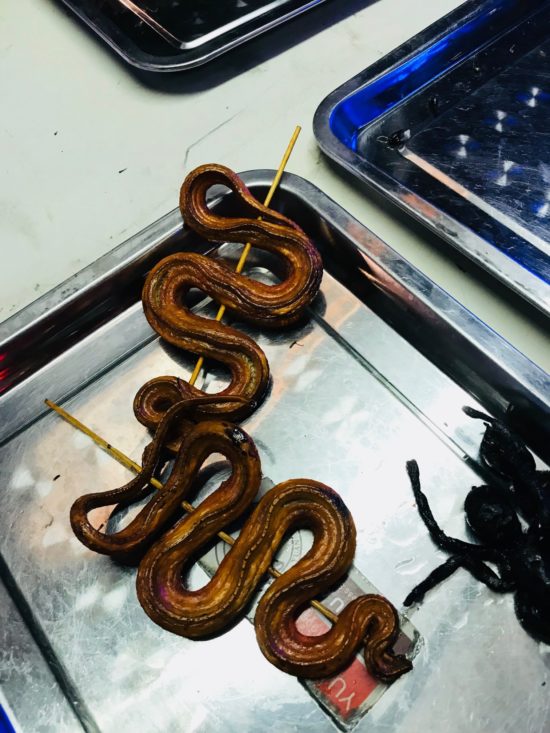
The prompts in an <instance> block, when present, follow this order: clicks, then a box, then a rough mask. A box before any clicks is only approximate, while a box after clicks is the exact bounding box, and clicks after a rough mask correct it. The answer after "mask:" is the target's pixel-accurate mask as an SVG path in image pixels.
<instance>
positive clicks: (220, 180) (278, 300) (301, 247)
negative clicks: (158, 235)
mask: <svg viewBox="0 0 550 733" xmlns="http://www.w3.org/2000/svg"><path fill="white" fill-rule="evenodd" d="M217 184H221V185H224V186H226V187H228V188H230V189H231V190H232V191H233V193H234V194H235V195H236V196H237V198H238V203H239V205H240V207H241V208H244V210H245V211H246V212H247V213H248V214H249V216H248V217H244V216H243V217H231V218H228V217H222V216H219V215H217V214H214V213H212V212H211V211H210V209H209V208H208V206H207V203H206V195H207V192H208V190H209V189H210V188H211V187H212V186H214V185H217ZM180 209H181V213H182V216H183V218H184V221H185V224H186V226H187V227H189V228H190V229H192V230H194V231H195V232H197V233H198V234H200V235H201V236H203V237H205V238H206V239H208V240H209V241H213V242H240V243H244V242H249V243H250V244H251V245H253V246H254V247H256V248H258V249H260V250H264V251H267V252H272V253H274V254H275V255H277V256H278V257H279V258H281V259H282V261H283V263H284V266H285V267H284V270H285V275H284V279H283V280H282V281H281V282H279V283H277V284H275V285H267V284H265V283H261V282H257V281H255V280H251V279H249V278H247V277H245V276H244V275H241V274H238V273H237V272H235V271H233V270H231V269H229V267H227V266H226V265H225V264H223V263H220V262H219V261H215V260H213V259H211V258H210V257H206V256H204V255H201V254H196V253H192V252H179V253H176V254H174V255H170V256H169V257H166V258H165V259H164V260H162V261H161V262H159V263H158V264H157V265H156V266H155V267H154V268H153V269H152V270H151V272H150V273H149V275H148V277H147V280H146V282H145V286H144V288H143V296H142V297H143V308H144V311H145V315H146V317H147V320H148V321H149V323H150V324H151V326H152V327H153V329H154V330H155V331H156V332H157V333H158V334H159V335H160V336H161V338H163V339H164V340H165V341H167V342H169V343H170V344H172V345H174V346H177V347H178V348H181V349H184V350H185V351H188V352H191V353H193V354H197V355H201V356H204V357H205V358H207V359H212V360H215V361H216V362H219V363H221V364H223V365H224V366H225V367H226V368H227V369H228V370H229V373H230V381H229V385H228V386H227V387H226V388H225V389H224V390H222V391H221V392H220V393H219V395H220V396H221V397H223V396H228V395H229V396H238V397H241V398H242V401H241V402H240V403H238V404H235V403H233V404H232V403H228V402H225V401H220V403H219V404H218V403H214V404H209V405H208V406H207V407H204V408H201V409H199V410H197V414H196V419H207V418H208V419H211V418H216V417H217V418H223V419H226V420H229V421H231V422H240V421H241V420H242V419H244V418H245V417H247V416H248V415H250V414H251V413H252V412H253V411H254V410H255V409H256V407H257V406H258V404H259V403H260V402H261V400H262V399H263V397H264V395H265V393H266V390H267V388H268V384H269V366H268V363H267V359H266V357H265V354H264V353H263V351H262V349H261V348H260V347H259V346H258V344H256V343H255V342H254V341H253V340H252V339H251V338H249V337H248V336H246V335H245V334H243V333H241V332H240V331H238V330H236V329H234V328H232V327H230V326H228V325H226V324H222V323H219V322H217V321H215V320H212V319H209V318H204V317H201V316H199V315H196V314H194V313H192V312H191V310H190V309H189V308H188V307H187V306H186V305H185V296H186V294H187V292H188V291H189V290H190V289H191V288H199V289H200V290H201V291H203V292H204V293H206V294H207V295H209V296H211V297H212V298H213V300H214V301H215V302H216V303H218V304H223V305H224V306H226V308H227V309H228V310H230V311H231V312H232V313H233V314H236V315H237V316H238V317H239V318H240V319H242V320H243V321H246V322H248V323H252V324H256V325H260V326H263V327H268V328H281V327H285V326H288V325H291V324H293V323H295V322H296V321H297V320H299V319H300V318H301V317H302V315H303V314H304V311H305V309H306V308H307V306H308V305H309V304H310V303H311V301H312V300H313V298H314V297H315V296H316V294H317V293H318V291H319V287H320V284H321V278H322V273H323V266H322V260H321V257H320V255H319V253H318V252H317V250H316V249H315V247H314V245H313V244H312V242H311V241H310V240H309V239H308V237H307V236H306V235H305V234H304V232H303V231H302V230H301V229H300V228H299V227H298V226H297V225H296V224H294V223H293V222H291V221H290V220H289V219H287V218H286V217H285V216H283V215H282V214H279V213H277V212H275V211H273V210H271V209H268V208H266V207H265V206H263V205H261V204H260V203H258V201H256V199H255V198H254V197H253V196H252V194H251V193H250V192H249V191H248V189H247V188H246V186H245V185H244V183H243V182H242V181H241V179H240V178H239V177H238V176H237V175H236V174H235V173H233V172H232V171H231V170H229V169H228V168H225V167H224V166H221V165H205V166H201V167H200V168H197V169H196V170H194V171H193V172H191V173H190V174H189V175H188V176H187V178H186V179H185V181H184V183H183V186H182V188H181V194H180ZM257 217H261V221H260V220H259V219H258V218H257ZM202 394H204V393H203V392H202V391H201V390H199V389H197V388H196V387H193V386H191V385H190V384H189V383H187V382H185V381H184V380H182V379H179V378H177V377H174V376H165V377H158V378H156V379H152V380H150V381H149V382H147V383H146V384H145V385H144V386H143V387H142V388H141V389H140V390H139V392H138V393H137V395H136V397H135V400H134V412H135V415H136V417H137V419H138V420H139V421H140V422H141V423H142V424H143V425H145V426H147V427H148V428H150V429H152V430H154V429H155V428H156V427H157V426H158V425H159V423H160V422H161V420H162V418H163V416H164V414H165V412H166V410H167V409H168V408H169V407H170V406H171V405H173V404H175V403H176V402H179V401H181V400H186V399H189V398H192V397H197V396H200V395H202ZM188 427H189V426H188V425H184V424H182V425H181V426H179V428H178V434H179V435H181V433H183V432H185V430H186V429H188ZM177 445H178V441H177V439H175V438H174V440H173V442H172V447H173V448H174V449H177Z"/></svg>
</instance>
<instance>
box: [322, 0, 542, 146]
mask: <svg viewBox="0 0 550 733" xmlns="http://www.w3.org/2000/svg"><path fill="white" fill-rule="evenodd" d="M520 5H521V6H522V8H523V7H524V8H525V11H526V12H527V11H528V10H530V9H535V8H537V7H538V6H539V5H540V0H493V2H491V3H490V4H489V6H485V7H484V9H483V12H481V13H480V14H479V15H476V16H474V17H473V18H472V19H471V20H470V21H468V22H467V23H465V24H463V25H461V26H459V27H458V28H456V29H455V30H453V31H452V32H450V33H448V34H447V35H446V36H443V38H441V39H440V40H438V41H437V42H436V43H434V44H432V45H431V46H428V48H426V49H424V50H423V51H421V52H420V53H415V55H414V56H413V57H412V58H410V59H409V60H408V61H406V62H405V63H403V64H401V65H400V66H398V67H396V68H395V69H392V70H391V71H389V72H388V73H386V74H384V75H383V76H381V77H379V78H378V79H374V80H373V81H372V82H370V83H369V84H367V85H366V86H364V87H363V88H361V89H359V90H358V91H357V92H355V93H354V94H352V95H350V96H349V97H348V98H347V99H344V100H343V101H342V102H341V103H340V104H339V105H338V106H337V107H336V108H335V109H334V111H333V113H332V115H331V118H330V128H331V130H332V132H333V133H334V135H336V137H337V138H338V139H339V140H340V141H341V142H342V143H344V145H346V146H347V147H348V148H351V149H352V150H355V149H356V147H357V136H358V134H359V132H360V131H361V129H362V128H363V127H365V125H368V124H369V122H372V121H373V120H375V119H377V118H379V117H380V116H381V115H383V114H384V113H385V112H388V111H389V110H390V109H392V108H393V107H395V106H396V105H397V104H399V103H400V102H403V101H404V100H406V99H408V98H409V97H410V96H411V95H413V94H415V93H416V92H418V91H419V90H420V89H421V88H422V87H423V86H424V85H425V84H428V83H431V82H433V81H434V79H437V78H438V77H439V76H441V75H442V74H444V73H446V72H447V71H449V70H450V69H452V68H453V67H454V66H456V65H457V64H459V63H462V62H463V61H464V59H465V58H467V57H468V56H471V55H472V54H475V53H476V52H477V51H478V50H479V49H480V48H481V47H482V45H483V44H484V42H485V39H486V33H485V27H486V25H487V24H488V23H490V22H498V21H499V20H500V22H502V24H503V26H504V28H506V23H505V21H506V20H507V13H506V11H508V10H512V9H517V7H518V6H520ZM495 13H498V14H499V15H495Z"/></svg>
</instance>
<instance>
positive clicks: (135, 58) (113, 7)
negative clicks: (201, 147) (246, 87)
mask: <svg viewBox="0 0 550 733" xmlns="http://www.w3.org/2000/svg"><path fill="white" fill-rule="evenodd" d="M62 1H63V2H64V3H65V5H67V7H69V8H70V9H71V10H72V11H74V12H75V13H76V14H77V15H78V16H79V17H80V18H81V19H82V20H83V21H84V22H85V23H86V24H87V25H88V26H89V27H90V28H91V29H92V30H93V31H95V32H96V33H97V34H98V35H99V36H100V37H101V38H103V40H104V41H106V42H107V43H108V44H109V46H111V48H112V49H113V50H114V51H115V52H116V53H118V54H119V55H120V56H121V57H122V58H123V59H124V60H125V61H127V62H128V63H130V64H132V65H133V66H136V67H138V68H140V69H144V70H146V71H186V70H189V69H193V68H195V67H197V66H201V65H202V64H205V63H207V62H208V61H211V60H212V59H214V58H216V57H217V56H220V55H221V54H223V53H226V52H227V51H230V50H231V49H233V48H235V47H236V46H239V45H240V44H242V43H245V42H246V41H249V40H250V39H252V38H255V37H256V36H259V35H261V34H262V33H265V32H267V31H269V30H271V29H273V28H275V27H277V26H279V25H281V24H282V23H285V22H287V21H289V20H291V19H292V18H294V17H296V16H298V15H300V14H301V13H304V12H306V11H307V10H310V9H311V8H313V7H315V6H316V5H320V4H321V3H324V2H326V0H175V1H174V2H169V3H167V2H155V1H154V0H153V1H152V2H147V1H145V0H135V1H134V0H106V2H102V3H97V2H96V1H95V0H62Z"/></svg>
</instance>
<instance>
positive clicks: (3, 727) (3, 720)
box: [0, 703, 15, 733]
mask: <svg viewBox="0 0 550 733" xmlns="http://www.w3.org/2000/svg"><path fill="white" fill-rule="evenodd" d="M0 733H15V728H14V727H13V724H12V723H11V721H10V719H9V718H8V712H7V710H6V709H5V708H4V706H3V705H2V704H1V703H0Z"/></svg>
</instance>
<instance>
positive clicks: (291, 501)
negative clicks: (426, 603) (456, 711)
mask: <svg viewBox="0 0 550 733" xmlns="http://www.w3.org/2000/svg"><path fill="white" fill-rule="evenodd" d="M207 399H210V398H199V399H197V400H191V401H190V402H188V403H183V402H182V403H179V404H178V405H175V406H174V407H172V408H171V409H170V410H169V411H168V413H167V415H166V418H165V420H164V421H163V423H162V426H161V429H160V430H159V431H158V433H157V435H156V436H155V439H154V440H153V442H152V443H151V444H150V446H149V447H148V448H147V449H146V450H145V454H144V457H145V460H144V470H143V472H142V473H141V474H139V475H138V476H137V477H136V478H135V479H134V480H133V481H131V482H130V483H129V484H127V485H126V486H124V487H122V488H121V489H115V490H114V491H106V492H103V493H94V494H88V495H86V496H82V497H80V498H79V499H77V500H76V501H75V503H74V504H73V506H72V508H71V525H72V527H73V530H74V532H75V534H76V535H77V537H78V538H79V539H80V540H81V541H82V542H83V544H85V545H86V546H87V547H89V548H90V549H92V550H95V551H96V552H100V553H102V554H107V555H111V556H113V557H114V558H116V559H118V560H122V561H123V562H127V563H133V564H136V563H139V567H138V573H137V581H136V585H137V593H138V598H139V601H140V603H141V605H142V606H143V608H144V610H145V611H146V613H147V614H148V615H149V616H150V617H151V618H152V619H153V621H155V622H156V623H157V624H159V625H160V626H162V627H163V628H165V629H168V630H169V631H173V632H175V633H177V634H180V635H182V636H186V637H189V638H194V639H195V638H201V637H205V636H210V635H212V634H214V633H217V632H220V631H222V630H223V629H225V628H226V627H227V626H229V625H231V624H232V623H233V622H234V621H235V620H237V619H238V618H239V616H240V615H241V614H242V612H243V610H244V609H245V607H246V606H247V604H248V603H249V602H250V600H251V598H252V597H253V595H254V593H255V591H256V589H257V588H258V586H259V585H260V584H261V582H262V581H263V578H264V577H265V574H266V572H267V570H268V568H269V566H270V565H271V563H272V561H273V558H274V556H275V554H276V552H277V550H278V548H279V547H280V545H281V543H282V542H283V540H284V538H285V537H286V536H287V535H288V533H289V532H293V531H295V530H298V529H306V528H307V529H310V530H311V531H312V532H313V538H314V539H313V547H312V548H311V550H310V551H309V552H308V553H307V554H306V555H305V556H304V557H303V558H302V559H301V560H299V561H298V562H297V563H296V564H295V565H293V566H292V567H291V568H290V569H289V570H287V571H286V572H285V573H284V574H283V575H281V576H280V577H278V578H277V579H276V580H275V581H274V582H273V583H272V585H271V586H270V587H269V588H268V590H267V591H266V593H265V594H264V595H263V596H262V598H261V600H260V602H259V605H258V608H257V611H256V617H255V627H256V636H257V639H258V643H259V645H260V648H261V650H262V652H263V653H264V655H265V656H266V657H267V659H268V660H269V661H270V662H272V663H273V664H274V665H275V666H276V667H278V668H279V669H282V670H284V671H285V672H288V673H290V674H294V675H299V676H301V677H310V678H315V677H326V676H330V675H332V674H335V673H336V672H338V671H339V670H341V669H342V668H343V667H345V666H346V665H347V664H348V663H349V662H350V660H351V659H352V658H353V656H354V654H355V653H356V652H357V651H358V649H359V648H360V647H361V646H363V645H364V655H365V662H366V665H367V668H368V669H369V671H370V672H371V673H372V674H373V675H374V676H376V677H378V678H379V679H381V680H383V681H386V682H388V681H391V680H392V679H395V678H396V677H398V676H399V675H401V674H403V673H404V672H406V671H407V670H408V669H410V666H411V663H410V662H409V660H407V659H406V658H404V657H402V656H398V655H394V654H393V653H392V652H391V647H392V645H393V644H394V642H395V641H396V639H397V635H398V632H399V619H398V616H397V613H396V611H395V609H394V607H393V606H392V605H391V603H390V602H389V601H388V600H386V599H385V598H382V597H381V596H378V595H366V596H361V597H359V598H356V599H355V600H353V601H352V602H351V603H350V604H349V605H348V606H346V608H345V609H344V610H343V612H342V613H341V615H340V616H339V618H338V620H337V622H336V623H335V624H334V626H332V627H331V628H330V630H329V631H327V632H326V633H325V634H323V635H322V636H307V635H304V634H302V633H300V631H299V630H298V628H297V626H296V618H297V616H298V615H299V613H300V612H301V611H302V610H304V609H305V608H306V607H307V605H308V603H309V601H311V600H312V599H313V598H315V597H316V596H318V595H319V594H322V593H323V592H325V591H327V590H328V589H329V588H330V587H332V586H333V585H334V584H335V583H337V582H338V581H339V580H341V579H342V578H343V577H344V576H345V574H346V572H347V571H348V569H349V567H350V565H351V563H352V560H353V556H354V553H355V544H356V532H355V525H354V522H353V519H352V517H351V514H350V513H349V511H348V509H347V507H346V506H345V504H344V502H343V501H342V499H341V498H340V496H339V495H338V494H337V493H336V492H334V491H333V490H332V489H330V488H329V487H328V486H325V485H323V484H321V483H318V482H317V481H312V480H309V479H295V480H292V481H285V482H284V483H281V484H278V485H277V486H275V487H274V488H273V489H271V490H270V491H269V492H268V493H267V494H265V496H264V497H263V498H262V499H261V500H260V502H259V503H258V505H257V506H256V508H255V509H254V511H253V512H252V514H251V515H250V517H249V518H248V520H247V522H246V523H245V525H244V527H243V529H242V531H241V533H240V534H239V537H238V538H237V540H236V541H235V544H234V545H233V547H232V548H231V549H230V551H229V552H228V553H227V555H226V556H225V557H224V559H223V560H222V562H221V564H220V566H219V568H218V570H217V571H216V573H215V575H214V576H213V578H212V579H211V581H210V582H209V583H208V584H207V585H206V586H205V587H204V588H202V589H200V590H189V589H187V588H186V586H185V582H184V573H185V570H186V569H188V568H189V566H190V564H191V563H192V562H193V560H194V559H195V558H196V556H197V553H198V552H199V551H200V550H201V549H202V548H204V546H205V545H207V544H209V543H210V542H211V540H212V539H213V538H214V537H215V536H216V534H217V533H218V532H220V530H222V529H224V528H225V527H227V526H228V525H229V524H231V523H232V522H234V521H236V520H237V519H238V518H240V517H241V516H242V515H243V514H244V513H245V512H247V510H248V509H249V508H250V506H251V504H252V503H253V501H254V499H255V498H256V495H257V493H258V490H259V487H260V480H261V467H260V459H259V457H258V453H257V451H256V448H255V446H254V443H253V441H252V439H251V438H250V437H249V436H248V435H247V434H246V433H245V432H244V431H243V430H242V429H241V428H240V427H238V426H236V425H233V424H231V423H228V422H225V421H221V420H216V421H210V420H208V421H202V422H200V423H197V424H193V425H192V427H191V428H190V430H189V431H188V432H187V433H186V435H185V436H184V438H183V440H182V442H181V446H180V449H179V451H178V454H177V456H176V459H175V464H174V468H173V469H172V472H171V474H170V478H169V479H168V481H167V483H166V485H165V486H164V488H163V489H162V490H161V491H158V492H156V493H155V494H154V495H153V497H152V498H151V499H150V500H149V502H148V503H147V504H146V505H145V507H144V508H142V509H141V511H140V512H139V513H138V514H137V516H136V517H135V518H134V519H133V520H132V521H131V522H130V523H129V524H128V525H127V526H126V527H125V528H124V529H122V530H120V531H118V532H115V533H113V534H106V533H102V532H100V531H99V530H96V529H95V528H94V527H93V526H92V525H91V523H90V522H89V520H88V517H87V515H88V513H89V512H90V511H91V510H92V509H95V508H97V507H100V506H109V505H111V504H113V503H115V502H122V503H123V504H125V505H127V504H129V503H130V502H131V501H136V500H138V499H140V498H142V497H143V496H144V494H145V493H146V491H147V486H148V481H149V480H150V479H151V477H152V476H153V474H154V471H155V468H156V467H157V466H158V465H159V464H160V463H161V461H162V447H163V444H164V441H165V439H166V436H167V435H168V433H169V431H170V429H171V427H172V424H173V423H174V422H177V421H178V420H180V419H181V417H182V414H184V413H189V412H190V411H192V410H194V409H199V408H200V407H203V406H204V405H203V404H201V403H203V401H204V400H207ZM214 453H221V454H222V455H224V456H225V457H226V459H227V460H228V461H229V463H230V466H231V475H230V477H229V478H228V479H226V480H225V481H223V482H222V484H221V485H220V486H219V488H218V489H217V490H216V491H214V492H213V493H212V494H210V495H209V496H207V497H206V498H205V499H204V500H203V501H202V502H201V503H200V504H199V505H198V507H196V508H195V509H194V511H193V512H191V513H190V514H186V515H184V516H183V517H182V518H179V517H180V513H181V512H180V508H179V507H180V504H181V502H182V500H183V499H185V498H186V497H187V496H188V495H189V493H190V492H191V490H192V488H193V486H194V480H195V479H196V477H197V474H198V472H199V470H200V468H201V466H202V464H203V463H204V461H205V460H206V459H207V458H208V457H209V456H210V455H212V454H214Z"/></svg>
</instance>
